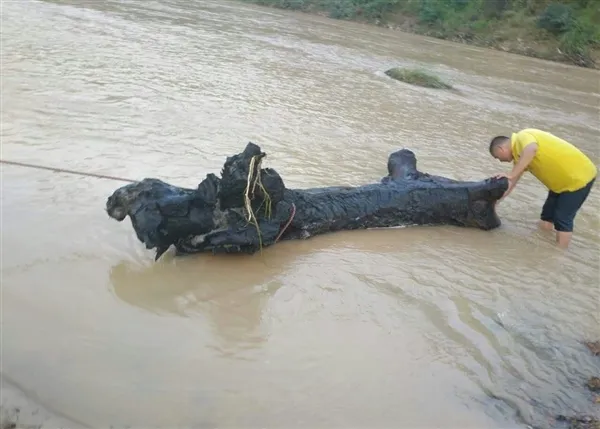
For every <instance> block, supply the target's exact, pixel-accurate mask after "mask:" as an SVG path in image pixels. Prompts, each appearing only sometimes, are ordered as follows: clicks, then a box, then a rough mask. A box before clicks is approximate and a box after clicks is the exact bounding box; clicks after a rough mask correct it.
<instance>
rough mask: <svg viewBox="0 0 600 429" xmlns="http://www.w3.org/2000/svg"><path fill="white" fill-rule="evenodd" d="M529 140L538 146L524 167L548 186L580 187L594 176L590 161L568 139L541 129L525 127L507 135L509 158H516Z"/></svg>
mask: <svg viewBox="0 0 600 429" xmlns="http://www.w3.org/2000/svg"><path fill="white" fill-rule="evenodd" d="M529 143H537V144H538V150H537V152H536V154H535V157H534V158H533V160H532V161H531V163H530V164H529V166H528V167H527V169H526V171H529V172H530V173H531V174H533V175H534V176H535V177H537V178H538V180H539V181H540V182H542V183H543V184H544V185H545V186H546V187H547V188H548V189H549V190H551V191H553V192H556V193H560V192H565V191H568V192H572V191H576V190H578V189H581V188H583V187H584V186H585V185H587V184H588V183H589V182H590V180H592V179H593V178H594V177H596V174H597V169H596V166H595V165H594V163H593V162H592V161H591V160H590V159H589V158H588V157H587V156H586V155H585V154H584V153H583V152H581V151H580V150H579V149H577V148H576V147H575V146H573V145H572V144H570V143H569V142H567V141H565V140H562V139H560V138H558V137H556V136H555V135H553V134H550V133H548V132H545V131H540V130H536V129H534V128H527V129H524V130H521V131H519V132H518V133H513V135H512V137H511V145H512V153H513V158H514V160H513V162H514V164H516V163H517V162H518V161H519V158H520V156H521V153H522V152H523V149H524V148H525V146H527V145H528V144H529Z"/></svg>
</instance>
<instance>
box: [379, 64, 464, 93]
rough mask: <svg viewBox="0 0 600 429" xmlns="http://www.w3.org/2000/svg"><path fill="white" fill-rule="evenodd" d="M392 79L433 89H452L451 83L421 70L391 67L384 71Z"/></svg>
mask: <svg viewBox="0 0 600 429" xmlns="http://www.w3.org/2000/svg"><path fill="white" fill-rule="evenodd" d="M385 74H386V75H388V76H389V77H391V78H392V79H396V80H399V81H401V82H405V83H410V84H412V85H419V86H424V87H426V88H435V89H452V85H450V84H447V83H446V82H444V81H442V80H441V79H440V78H439V77H437V76H434V75H432V74H429V73H427V72H425V71H422V70H414V69H403V68H391V69H389V70H387V71H386V72H385Z"/></svg>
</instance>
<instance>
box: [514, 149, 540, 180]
mask: <svg viewBox="0 0 600 429" xmlns="http://www.w3.org/2000/svg"><path fill="white" fill-rule="evenodd" d="M537 150H538V144H537V143H536V142H534V141H533V142H530V143H527V144H526V145H525V146H524V147H523V151H522V152H521V157H520V158H519V162H517V165H515V166H514V167H513V169H512V171H511V172H510V174H509V175H508V179H509V180H511V181H514V183H515V184H516V183H517V182H518V181H519V179H520V178H521V176H522V175H523V173H525V170H526V169H527V167H528V166H529V164H531V161H533V158H534V157H535V154H536V153H537ZM513 186H514V185H513Z"/></svg>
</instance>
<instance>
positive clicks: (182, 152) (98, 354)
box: [1, 0, 600, 428]
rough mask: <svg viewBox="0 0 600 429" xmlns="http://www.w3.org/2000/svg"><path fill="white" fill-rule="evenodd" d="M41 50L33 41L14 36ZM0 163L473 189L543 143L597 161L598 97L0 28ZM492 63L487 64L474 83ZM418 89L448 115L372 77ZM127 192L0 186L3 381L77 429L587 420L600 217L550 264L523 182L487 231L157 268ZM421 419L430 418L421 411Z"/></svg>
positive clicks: (459, 70)
mask: <svg viewBox="0 0 600 429" xmlns="http://www.w3.org/2000/svg"><path fill="white" fill-rule="evenodd" d="M24 28H35V29H36V31H23V29H24ZM2 35H3V37H2V68H3V70H2V72H3V79H2V99H1V103H2V121H1V125H2V157H3V158H6V159H11V160H17V161H25V162H31V163H38V164H43V165H49V166H56V167H64V168H71V169H77V170H84V171H93V172H97V173H103V174H111V175H117V176H127V177H133V178H136V177H139V178H142V177H158V178H161V179H163V180H167V181H169V182H171V183H173V184H177V185H181V186H196V185H197V184H198V183H199V182H200V181H201V180H202V178H203V177H204V176H205V175H206V174H207V173H211V172H213V173H218V171H219V169H220V166H221V165H222V163H223V161H224V159H225V157H226V156H228V155H231V154H232V153H236V152H238V151H239V150H241V149H243V147H244V146H245V144H246V142H247V141H254V142H255V143H258V144H260V145H261V147H262V148H263V149H264V150H265V151H266V152H267V153H268V158H267V159H266V162H267V164H268V166H269V167H273V168H276V169H277V170H278V172H279V173H280V174H281V176H282V177H283V178H284V180H285V182H286V184H287V186H289V187H313V186H328V185H357V184H364V183H368V182H374V181H378V180H379V179H380V178H381V177H382V175H385V172H386V161H387V156H388V154H389V153H390V152H392V151H395V150H397V149H399V148H400V147H408V148H410V149H412V150H413V151H414V152H415V153H416V155H417V159H418V166H419V168H420V169H421V170H422V171H426V172H431V173H434V174H441V175H446V176H449V177H452V178H455V179H460V180H480V179H482V178H485V177H488V176H490V175H492V174H495V173H497V172H500V171H502V170H503V169H504V168H505V167H504V166H501V165H499V164H498V163H497V162H495V161H494V160H493V159H491V157H489V154H488V153H487V141H488V139H489V137H491V136H493V135H496V134H498V133H502V134H506V133H509V132H511V131H513V130H516V129H518V128H521V127H531V126H534V127H540V128H545V129H550V130H551V131H553V132H555V133H557V134H559V135H561V136H564V137H566V138H567V139H569V140H571V141H572V142H574V143H575V144H577V145H578V146H580V147H581V148H582V149H583V150H584V151H586V153H588V154H590V156H591V157H592V159H593V160H594V162H598V157H599V156H600V149H599V146H598V145H597V142H598V132H599V131H600V126H599V122H598V102H599V100H600V90H599V88H598V82H599V74H598V72H597V71H595V70H586V69H579V68H572V67H568V66H565V65H561V64H551V63H547V62H543V61H539V60H535V59H530V58H524V57H518V56H514V55H508V54H505V53H501V52H492V51H485V50H482V49H478V48H473V47H468V46H462V45H453V44H449V43H447V42H444V41H440V40H435V39H425V38H421V37H417V36H413V35H408V34H402V33H396V32H389V31H385V30H383V29H379V28H372V27H365V26H363V25H359V24H353V23H348V22H341V21H332V20H328V19H326V18H323V17H313V16H308V15H304V14H295V13H289V12H285V11H278V10H272V9H262V8H259V7H255V6H249V5H247V4H244V3H237V2H226V1H195V2H185V1H182V0H161V1H137V0H128V1H125V2H117V1H112V0H108V1H94V0H88V1H76V0H60V1H58V0H57V1H28V2H8V3H4V4H3V10H2ZM496 64H501V65H502V66H501V67H500V66H497V67H496V66H494V65H496ZM392 65H419V66H426V67H428V68H430V69H432V70H433V71H434V72H436V73H438V74H440V75H441V76H442V77H443V78H444V79H447V80H449V81H451V82H452V83H453V84H454V86H455V87H456V88H458V91H456V92H443V91H432V90H427V89H424V88H418V87H411V86H408V85H404V84H401V83H399V82H395V81H392V80H390V79H388V78H387V77H386V76H385V75H383V73H382V72H383V70H386V69H387V68H389V67H390V66H392ZM120 185H121V183H117V182H111V181H105V180H98V179H93V178H79V177H73V176H69V175H66V174H54V173H50V172H47V171H35V170H28V169H23V168H20V167H15V166H5V165H3V166H2V196H1V198H2V250H3V252H2V294H3V295H2V334H3V339H2V341H3V347H2V363H3V374H5V375H6V377H8V378H9V379H10V380H11V381H14V382H15V383H16V384H18V385H19V386H22V387H23V389H24V390H26V391H27V392H28V393H30V394H31V395H35V399H36V400H38V401H40V402H41V403H43V404H44V405H45V406H46V407H47V408H49V409H52V410H54V411H56V412H58V413H61V414H62V415H65V416H68V417H70V418H72V419H74V420H77V421H81V422H83V423H85V424H88V425H90V426H93V427H108V426H111V425H112V426H113V427H125V426H131V427H175V426H177V427H179V426H181V427H215V426H232V427H233V426H235V427H348V426H355V427H373V428H375V427H390V426H397V425H399V424H400V425H402V426H403V427H415V428H416V427H423V428H425V427H456V428H459V427H460V428H462V427H498V428H506V427H520V426H523V425H524V422H526V423H527V424H530V425H532V426H536V427H540V428H545V427H550V426H552V424H551V420H550V417H551V416H553V415H556V414H568V415H571V414H576V413H580V414H590V415H597V413H598V408H597V407H595V406H594V404H593V402H592V397H591V394H590V393H589V392H588V391H587V390H586V389H585V387H584V384H585V381H586V379H587V378H588V377H590V376H591V375H594V374H595V375H598V373H600V362H599V361H598V359H597V357H594V356H591V354H590V353H589V352H588V351H587V350H586V348H585V346H584V345H583V344H582V341H583V340H586V339H594V338H597V337H598V336H599V335H600V332H599V331H598V326H600V318H599V314H600V312H599V311H598V302H599V299H598V298H599V295H598V288H597V286H598V283H599V282H598V279H599V275H600V272H599V258H598V256H599V252H598V245H599V243H600V237H599V233H598V231H599V227H600V219H599V218H598V215H597V213H599V212H600V210H599V209H600V202H599V200H598V197H597V191H595V190H594V191H592V193H591V195H590V197H589V199H588V201H587V202H586V205H585V207H583V209H582V211H581V213H580V215H579V216H578V218H577V221H576V233H575V237H574V240H573V246H572V248H571V249H570V250H569V251H568V252H562V251H560V250H558V249H556V247H555V246H554V245H553V236H552V234H545V233H543V232H539V231H537V230H536V229H535V221H536V219H537V217H538V215H539V211H540V209H541V204H542V203H543V199H544V197H545V191H544V189H543V188H542V187H541V185H540V184H539V183H538V182H536V181H535V179H533V178H532V177H530V176H526V177H524V178H523V179H522V181H521V183H520V184H519V187H518V188H517V189H516V190H515V192H513V193H512V194H511V196H510V197H509V198H508V199H507V200H506V201H503V202H502V203H501V204H500V206H499V208H498V210H499V214H500V216H501V219H502V222H503V225H502V227H501V228H499V229H497V230H494V231H490V232H483V231H476V230H465V229H459V228H437V227H436V228H428V227H419V228H404V229H387V230H385V229H381V230H371V231H352V232H341V233H336V234H330V235H326V236H321V237H315V238H312V239H310V240H307V241H297V242H282V243H279V244H278V245H277V246H273V247H271V248H269V249H266V250H265V251H264V252H263V254H256V255H252V256H248V255H240V256H232V255H220V256H212V255H196V256H190V257H184V258H175V257H174V256H173V254H172V253H167V254H165V255H164V257H163V259H161V260H160V261H158V262H156V263H155V262H154V261H153V255H152V254H151V252H149V251H147V250H146V249H145V248H144V247H143V245H141V244H140V243H139V242H138V241H137V240H136V238H135V235H134V233H133V230H132V228H131V225H130V223H129V220H126V221H124V222H122V223H117V222H115V221H114V220H112V219H109V218H108V217H107V216H106V213H105V212H104V202H105V199H106V197H107V196H108V195H110V193H111V192H112V191H113V190H114V189H115V188H116V187H118V186H120ZM432 406H435V409H436V413H427V412H423V410H424V409H425V410H430V409H431V408H432Z"/></svg>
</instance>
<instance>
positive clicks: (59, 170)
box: [0, 159, 137, 183]
mask: <svg viewBox="0 0 600 429" xmlns="http://www.w3.org/2000/svg"><path fill="white" fill-rule="evenodd" d="M0 164H9V165H18V166H20V167H28V168H36V169H38V170H49V171H53V172H55V173H68V174H77V175H79V176H88V177H97V178H99V179H109V180H116V181H119V182H130V183H134V182H137V180H132V179H126V178H124V177H117V176H109V175H106V174H98V173H84V172H82V171H76V170H68V169H66V168H56V167H46V166H43V165H36V164H28V163H25V162H17V161H7V160H5V159H0Z"/></svg>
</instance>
